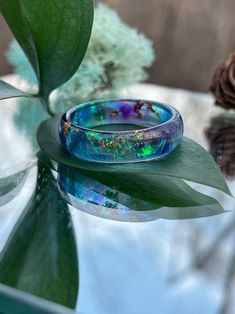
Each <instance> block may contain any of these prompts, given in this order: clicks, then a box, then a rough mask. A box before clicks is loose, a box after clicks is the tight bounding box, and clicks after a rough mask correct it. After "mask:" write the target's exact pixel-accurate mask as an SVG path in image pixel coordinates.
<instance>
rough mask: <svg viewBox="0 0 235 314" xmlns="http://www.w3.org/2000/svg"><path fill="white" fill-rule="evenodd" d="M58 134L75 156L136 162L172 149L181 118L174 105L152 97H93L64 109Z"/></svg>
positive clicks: (180, 130)
mask: <svg viewBox="0 0 235 314" xmlns="http://www.w3.org/2000/svg"><path fill="white" fill-rule="evenodd" d="M117 126H118V131H117V130H115V128H116V127H117ZM130 126H131V130H127V127H128V128H129V129H130ZM120 128H122V130H120ZM123 128H124V129H123ZM107 129H108V130H107ZM59 135H60V140H61V143H62V145H63V146H64V147H65V149H66V150H67V151H68V152H70V153H71V154H72V155H74V156H76V157H78V158H82V159H86V160H89V161H95V162H103V163H128V162H138V161H143V160H150V159H158V158H162V157H164V156H166V155H167V154H169V153H170V152H172V151H173V150H174V149H175V148H176V147H177V146H178V145H179V143H180V141H181V139H182V136H183V121H182V117H181V115H180V113H179V112H178V111H177V110H176V109H175V108H173V107H172V106H169V105H164V104H161V103H158V102H154V101H146V100H131V99H112V100H104V101H94V102H89V103H85V104H81V105H78V106H76V107H74V108H73V109H71V110H69V111H67V112H66V113H65V114H64V115H63V116H62V118H61V123H60V125H59Z"/></svg>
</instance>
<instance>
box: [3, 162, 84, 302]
mask: <svg viewBox="0 0 235 314" xmlns="http://www.w3.org/2000/svg"><path fill="white" fill-rule="evenodd" d="M0 282H1V283H4V284H6V285H8V286H12V287H14V288H17V289H19V290H23V291H26V292H29V293H31V294H34V295H37V296H39V297H41V298H44V299H48V300H50V301H54V302H56V303H60V304H63V305H66V306H69V307H71V308H74V307H75V304H76V300H77V293H78V261H77V252H76V244H75V240H74V234H73V229H72V222H71V218H70V215H69V211H68V207H67V204H66V203H65V202H64V201H63V200H62V199H61V197H60V195H59V192H58V190H57V186H56V182H54V180H53V176H52V175H51V173H50V170H47V169H45V168H44V167H42V166H39V174H38V183H37V189H36V193H35V196H33V197H32V199H31V201H30V202H29V204H28V206H27V208H26V209H25V210H24V216H23V217H22V218H21V220H20V221H19V222H18V224H17V226H16V227H15V230H14V231H13V233H12V235H11V236H10V238H9V241H8V243H7V244H6V246H5V247H4V249H3V251H2V252H1V254H0Z"/></svg>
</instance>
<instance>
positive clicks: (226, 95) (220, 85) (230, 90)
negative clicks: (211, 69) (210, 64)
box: [210, 52, 235, 109]
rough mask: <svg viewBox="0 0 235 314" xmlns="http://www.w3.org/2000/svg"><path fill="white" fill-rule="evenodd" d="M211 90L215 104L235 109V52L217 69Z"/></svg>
mask: <svg viewBox="0 0 235 314" xmlns="http://www.w3.org/2000/svg"><path fill="white" fill-rule="evenodd" d="M210 91H211V92H212V94H213V95H214V96H215V104H216V105H218V106H221V107H223V108H225V109H235V52H233V53H231V54H230V55H229V57H228V59H227V60H226V61H225V62H224V63H222V64H220V65H219V66H218V68H217V69H216V71H215V73H214V76H213V78H212V82H211V85H210Z"/></svg>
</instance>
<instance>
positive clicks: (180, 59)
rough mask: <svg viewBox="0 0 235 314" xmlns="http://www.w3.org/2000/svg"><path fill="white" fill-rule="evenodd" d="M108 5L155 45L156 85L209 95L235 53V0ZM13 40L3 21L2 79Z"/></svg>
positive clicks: (134, 0)
mask: <svg viewBox="0 0 235 314" xmlns="http://www.w3.org/2000/svg"><path fill="white" fill-rule="evenodd" d="M96 2H101V1H98V0H96ZM102 2H105V3H106V4H108V5H109V6H110V7H112V8H113V9H115V10H117V12H118V13H119V14H120V16H121V17H122V19H123V20H124V21H125V22H127V23H128V24H129V25H131V26H133V27H135V28H137V29H138V30H139V31H141V32H143V33H144V34H145V35H146V36H147V37H149V38H150V39H151V40H152V41H153V43H154V49H155V52H156V56H157V58H156V60H155V63H154V64H153V66H152V67H151V68H150V69H149V82H151V83H154V84H160V85H165V86H171V87H179V88H185V89H189V90H196V91H197V90H200V91H205V90H207V88H208V85H209V82H210V80H211V76H212V73H213V71H214V69H215V68H216V66H217V65H218V63H220V62H221V61H223V60H224V59H225V58H226V57H227V55H228V54H229V52H231V51H233V50H235V37H234V28H235V19H234V11H235V2H234V0H224V1H221V0H200V1H194V0H146V1H145V2H144V3H143V1H142V0H106V1H102ZM10 40H11V34H10V32H9V30H8V28H7V26H6V25H5V23H4V21H3V20H2V18H1V17H0V75H4V74H7V73H10V72H12V68H11V67H10V65H9V64H8V63H7V61H6V58H5V55H4V54H5V51H6V49H7V47H8V44H9V41H10Z"/></svg>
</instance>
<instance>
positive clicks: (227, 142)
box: [205, 113, 235, 178]
mask: <svg viewBox="0 0 235 314" xmlns="http://www.w3.org/2000/svg"><path fill="white" fill-rule="evenodd" d="M205 133H206V136H207V138H208V140H209V145H210V154H211V155H212V157H213V158H214V159H215V161H216V163H217V164H218V166H219V167H220V169H221V171H222V172H223V173H224V175H225V176H227V177H230V178H232V177H235V114H230V115H228V113H226V114H222V115H219V116H217V117H214V118H213V119H212V120H211V125H210V127H209V128H208V129H207V130H206V132H205Z"/></svg>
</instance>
